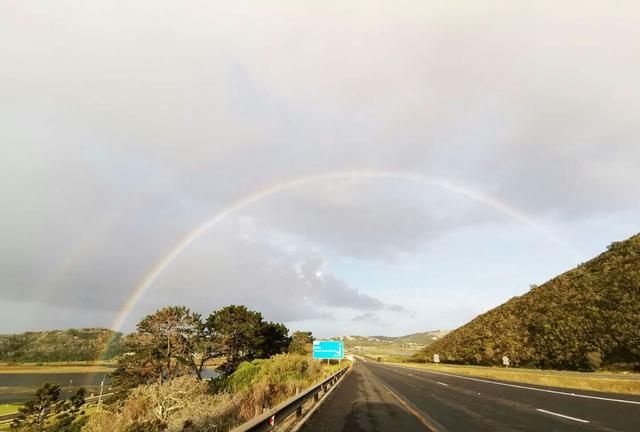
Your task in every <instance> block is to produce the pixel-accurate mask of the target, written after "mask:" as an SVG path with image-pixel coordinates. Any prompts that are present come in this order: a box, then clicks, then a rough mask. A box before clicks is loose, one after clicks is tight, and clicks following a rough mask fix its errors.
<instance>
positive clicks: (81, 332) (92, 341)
mask: <svg viewBox="0 0 640 432" xmlns="http://www.w3.org/2000/svg"><path fill="white" fill-rule="evenodd" d="M121 337H122V334H121V333H118V332H113V331H112V330H107V329H101V328H86V329H69V330H53V331H43V332H26V333H20V334H12V335H0V361H3V362H55V361H85V360H98V358H99V357H100V356H101V354H102V351H103V349H104V347H105V345H106V344H107V343H108V341H109V340H111V338H113V341H112V342H111V344H110V345H109V348H108V349H107V351H106V352H105V353H104V355H102V357H101V359H103V360H105V359H109V358H113V357H115V356H116V355H119V354H122V353H123V352H124V348H123V346H122V344H121Z"/></svg>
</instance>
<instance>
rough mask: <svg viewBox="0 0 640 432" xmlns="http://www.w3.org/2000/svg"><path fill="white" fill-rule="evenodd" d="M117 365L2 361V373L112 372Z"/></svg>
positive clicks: (99, 362) (0, 368) (107, 363)
mask: <svg viewBox="0 0 640 432" xmlns="http://www.w3.org/2000/svg"><path fill="white" fill-rule="evenodd" d="M115 367H116V363H115V362H114V361H97V362H52V363H0V374H3V373H5V374H8V373H14V374H15V373H82V372H112V371H113V369H114V368H115Z"/></svg>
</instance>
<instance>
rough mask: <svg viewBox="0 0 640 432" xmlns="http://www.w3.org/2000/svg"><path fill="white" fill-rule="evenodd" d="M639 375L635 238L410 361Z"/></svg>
mask: <svg viewBox="0 0 640 432" xmlns="http://www.w3.org/2000/svg"><path fill="white" fill-rule="evenodd" d="M436 353H437V354H439V356H440V359H441V361H448V362H455V363H467V364H483V365H497V364H501V361H502V357H503V356H504V355H506V356H508V357H509V358H510V360H511V362H512V363H515V364H519V365H526V366H531V367H542V368H557V369H574V370H594V369H598V368H600V367H622V368H635V369H640V235H635V236H633V237H631V238H629V239H628V240H625V241H622V242H616V243H613V244H612V245H611V246H609V248H608V250H607V251H606V252H604V253H602V254H601V255H599V256H597V257H596V258H594V259H592V260H590V261H589V262H587V263H585V264H581V265H579V266H578V267H577V268H575V269H573V270H570V271H568V272H566V273H564V274H561V275H560V276H557V277H555V278H554V279H551V280H550V281H548V282H547V283H545V284H543V285H541V286H538V287H533V288H532V289H531V291H529V292H528V293H526V294H524V295H522V296H519V297H514V298H512V299H511V300H509V301H508V302H506V303H504V304H502V305H501V306H498V307H496V308H495V309H492V310H490V311H489V312H486V313H484V314H482V315H479V316H478V317H476V318H475V319H474V320H472V321H470V322H469V323H467V324H465V325H464V326H462V327H460V328H458V329H457V330H454V331H452V332H451V333H449V334H448V335H446V336H445V337H443V338H442V339H440V340H438V341H436V342H434V343H433V344H431V345H429V346H428V347H427V348H425V349H424V350H422V351H421V352H420V353H419V354H417V355H416V359H422V360H430V359H431V358H432V356H433V354H436Z"/></svg>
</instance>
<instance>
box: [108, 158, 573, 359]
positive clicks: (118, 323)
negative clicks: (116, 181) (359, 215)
mask: <svg viewBox="0 0 640 432" xmlns="http://www.w3.org/2000/svg"><path fill="white" fill-rule="evenodd" d="M370 178H371V179H379V178H381V179H396V180H408V181H412V182H417V183H420V184H423V185H425V186H430V187H436V188H439V189H442V190H445V191H448V192H451V193H454V194H457V195H461V196H463V197H466V198H468V199H470V200H473V201H475V202H478V203H480V204H483V205H485V206H487V207H490V208H492V209H494V210H496V211H498V212H499V213H502V214H504V215H506V216H508V217H510V218H511V219H514V220H516V221H519V222H522V223H524V224H525V225H528V226H529V227H530V228H532V229H533V230H535V231H537V232H538V233H540V234H541V235H542V236H544V237H545V238H546V239H548V240H549V241H550V242H552V243H554V244H555V245H557V246H559V247H560V248H562V249H563V250H565V251H566V252H568V253H569V254H571V255H572V257H574V258H576V259H579V260H580V259H581V258H582V254H580V253H579V252H578V251H577V250H576V249H574V248H573V247H572V246H571V245H570V244H568V243H567V242H565V241H563V240H562V239H561V238H560V237H558V236H557V235H556V234H554V233H553V232H552V231H551V230H550V229H549V228H548V227H546V226H544V225H543V224H541V223H539V222H537V221H535V220H534V219H533V218H531V217H529V216H527V215H526V214H525V213H523V212H522V211H520V210H518V209H516V208H514V207H511V206H509V205H508V204H506V203H504V202H502V201H499V200H498V199H496V198H493V197H491V196H488V195H485V194H482V193H479V192H476V191H473V190H471V189H469V188H467V187H464V186H461V185H458V184H454V183H452V182H449V181H447V180H442V179H433V178H429V177H426V176H423V175H421V174H413V173H398V172H394V171H384V170H350V171H339V172H327V173H323V174H318V175H313V176H305V177H298V178H293V179H288V180H285V181H282V182H279V183H276V184H275V185H271V186H269V187H266V188H263V189H260V190H258V191H255V192H253V193H251V194H249V195H247V196H244V197H242V198H240V199H238V200H236V201H234V202H232V203H230V204H229V205H227V206H226V207H224V208H223V209H221V210H220V211H219V212H217V213H215V214H214V215H212V216H211V217H210V218H208V219H207V220H205V221H204V222H203V223H202V224H200V225H199V226H197V227H196V228H195V229H193V230H192V231H191V232H189V233H188V234H187V235H186V236H185V237H184V238H182V239H180V240H179V241H178V242H177V243H176V244H175V245H174V246H173V247H172V248H171V249H170V250H169V251H168V253H167V254H166V255H164V257H163V258H161V259H160V260H159V261H158V262H157V263H156V264H155V265H154V266H153V267H152V268H151V269H150V270H149V271H148V272H147V273H146V275H145V276H144V277H143V278H142V280H140V282H139V283H138V285H136V286H135V287H134V288H133V290H132V292H131V295H130V296H129V298H128V299H127V301H126V302H125V303H124V305H123V306H122V308H121V309H120V311H119V312H118V314H117V316H116V319H115V321H114V322H113V324H112V326H111V328H112V329H113V330H120V329H121V327H122V325H123V324H124V322H125V320H126V319H127V317H128V316H129V314H130V313H131V311H132V310H133V308H134V307H135V306H136V305H137V303H138V302H139V301H140V299H141V298H142V297H143V296H144V294H145V293H146V292H147V290H148V289H149V287H151V285H153V283H154V282H155V281H156V280H157V279H158V277H160V275H161V274H162V273H163V272H164V270H165V269H166V268H167V267H169V266H170V265H171V263H173V262H174V261H175V260H176V258H178V257H179V256H180V255H181V254H182V253H183V252H184V251H185V250H186V249H187V248H188V247H189V246H190V245H191V244H192V243H193V242H194V241H196V240H197V239H198V238H200V237H201V236H202V235H203V234H205V233H206V232H207V231H209V230H211V229H212V228H213V227H215V226H216V225H217V224H218V223H220V222H221V221H222V220H223V219H225V218H226V217H227V216H229V215H230V214H232V213H234V212H237V211H239V210H241V209H243V208H245V207H247V206H249V205H251V204H254V203H256V202H257V201H260V200H263V199H265V198H268V197H270V196H272V195H274V194H278V193H281V192H284V191H287V190H291V189H294V188H298V187H301V186H305V185H309V184H312V183H317V182H323V181H329V180H343V179H344V180H348V179H370ZM107 346H108V343H107ZM105 349H106V347H105Z"/></svg>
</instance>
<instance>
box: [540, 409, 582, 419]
mask: <svg viewBox="0 0 640 432" xmlns="http://www.w3.org/2000/svg"><path fill="white" fill-rule="evenodd" d="M536 411H540V412H542V413H545V414H551V415H554V416H558V417H562V418H566V419H569V420H573V421H577V422H580V423H589V420H582V419H579V418H575V417H569V416H568V415H564V414H559V413H555V412H553V411H547V410H543V409H540V408H536Z"/></svg>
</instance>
